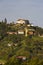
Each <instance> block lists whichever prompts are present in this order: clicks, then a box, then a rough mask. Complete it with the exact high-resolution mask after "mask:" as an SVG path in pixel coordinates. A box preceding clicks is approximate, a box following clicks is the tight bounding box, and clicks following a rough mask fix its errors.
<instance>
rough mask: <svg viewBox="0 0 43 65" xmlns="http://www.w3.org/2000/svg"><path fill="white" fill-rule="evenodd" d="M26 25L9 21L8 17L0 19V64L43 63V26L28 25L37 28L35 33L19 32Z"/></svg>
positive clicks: (31, 64)
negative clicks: (25, 33)
mask: <svg viewBox="0 0 43 65" xmlns="http://www.w3.org/2000/svg"><path fill="white" fill-rule="evenodd" d="M26 21H27V20H26ZM22 26H23V27H22ZM26 26H27V24H26V25H24V24H23V25H21V24H20V25H17V24H15V23H14V22H12V23H7V19H6V18H5V20H4V21H3V20H2V21H0V65H1V64H2V65H43V28H41V27H39V26H30V27H28V28H31V29H34V30H35V35H28V36H25V35H24V34H17V33H18V32H17V31H18V29H19V28H20V27H22V29H24V27H26ZM7 32H12V33H13V34H8V33H7ZM15 32H16V34H15Z"/></svg>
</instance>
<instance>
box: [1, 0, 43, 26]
mask: <svg viewBox="0 0 43 65" xmlns="http://www.w3.org/2000/svg"><path fill="white" fill-rule="evenodd" d="M4 18H7V20H8V22H12V21H14V22H16V20H18V19H28V20H29V21H30V22H31V23H32V24H33V25H36V26H40V27H43V0H0V21H1V20H4Z"/></svg>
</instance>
